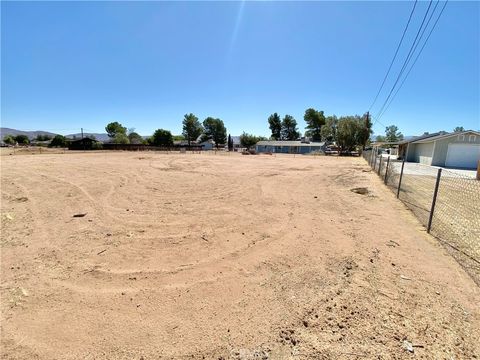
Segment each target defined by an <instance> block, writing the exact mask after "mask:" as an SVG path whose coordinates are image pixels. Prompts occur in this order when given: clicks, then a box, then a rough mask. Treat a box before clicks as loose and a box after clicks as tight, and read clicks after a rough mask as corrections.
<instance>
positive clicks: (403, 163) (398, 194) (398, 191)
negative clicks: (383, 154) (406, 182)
mask: <svg viewBox="0 0 480 360" xmlns="http://www.w3.org/2000/svg"><path fill="white" fill-rule="evenodd" d="M404 167H405V158H403V161H402V169H401V170H400V179H398V188H397V199H398V197H399V196H400V186H402V177H403V168H404Z"/></svg>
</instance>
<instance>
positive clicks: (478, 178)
mask: <svg viewBox="0 0 480 360" xmlns="http://www.w3.org/2000/svg"><path fill="white" fill-rule="evenodd" d="M477 180H480V160H478V163H477Z"/></svg>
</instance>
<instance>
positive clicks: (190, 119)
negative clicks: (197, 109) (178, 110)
mask: <svg viewBox="0 0 480 360" xmlns="http://www.w3.org/2000/svg"><path fill="white" fill-rule="evenodd" d="M182 124H183V132H182V134H183V136H185V139H187V141H188V146H190V142H192V141H195V140H197V138H198V137H199V136H200V135H202V133H203V127H202V124H200V121H198V118H197V117H196V116H195V115H193V114H192V113H190V114H185V115H184V117H183V122H182Z"/></svg>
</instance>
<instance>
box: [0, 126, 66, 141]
mask: <svg viewBox="0 0 480 360" xmlns="http://www.w3.org/2000/svg"><path fill="white" fill-rule="evenodd" d="M7 135H12V136H17V135H26V136H28V138H29V139H35V138H36V137H37V136H38V135H48V136H51V137H54V136H55V135H57V134H54V133H51V132H48V131H42V130H35V131H23V130H16V129H10V128H4V127H2V128H0V139H3V138H4V137H5V136H7Z"/></svg>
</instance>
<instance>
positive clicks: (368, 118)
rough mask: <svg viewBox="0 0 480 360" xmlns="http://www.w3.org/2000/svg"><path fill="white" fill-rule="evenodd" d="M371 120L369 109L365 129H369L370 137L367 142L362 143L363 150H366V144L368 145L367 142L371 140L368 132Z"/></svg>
mask: <svg viewBox="0 0 480 360" xmlns="http://www.w3.org/2000/svg"><path fill="white" fill-rule="evenodd" d="M369 121H370V111H367V120H366V121H365V130H366V131H367V134H368V139H367V140H366V142H365V144H362V146H363V148H362V150H365V145H367V142H368V141H369V140H370V133H369V132H368V122H369Z"/></svg>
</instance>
